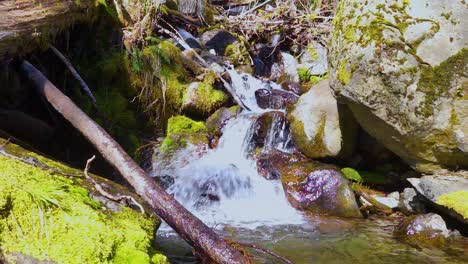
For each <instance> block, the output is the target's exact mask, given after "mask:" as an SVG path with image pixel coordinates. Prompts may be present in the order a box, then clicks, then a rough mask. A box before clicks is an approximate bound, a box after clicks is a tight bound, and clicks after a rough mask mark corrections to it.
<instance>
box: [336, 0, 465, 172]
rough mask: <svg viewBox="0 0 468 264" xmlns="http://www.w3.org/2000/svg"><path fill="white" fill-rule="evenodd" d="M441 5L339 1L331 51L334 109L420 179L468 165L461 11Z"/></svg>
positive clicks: (461, 8)
mask: <svg viewBox="0 0 468 264" xmlns="http://www.w3.org/2000/svg"><path fill="white" fill-rule="evenodd" d="M444 3H445V2H444V1H429V0H423V1H406V0H371V1H366V2H363V1H355V0H345V1H341V3H340V5H339V7H338V11H337V14H336V17H335V21H334V31H333V34H332V36H333V37H332V39H331V43H330V52H329V63H330V82H331V86H332V88H333V90H334V92H335V94H336V95H337V97H338V99H339V101H341V102H344V103H347V104H348V105H349V106H350V108H351V110H352V111H353V114H354V115H355V116H356V119H357V121H358V122H359V123H360V125H361V126H362V127H363V128H364V129H365V130H366V131H367V132H368V133H369V134H370V135H372V136H373V137H375V138H376V139H377V140H379V141H380V142H381V143H382V144H383V145H384V146H385V147H387V148H388V149H390V150H391V151H393V152H394V153H396V154H397V155H398V156H400V157H401V158H402V159H403V160H405V161H406V162H407V163H408V164H409V165H410V166H412V167H413V168H415V169H416V170H418V171H421V172H434V171H436V170H438V169H440V168H441V167H442V168H447V167H448V168H455V167H457V166H467V165H468V163H467V161H468V158H467V157H468V156H467V155H468V154H467V152H466V150H465V148H464V147H465V146H466V145H467V137H466V136H465V135H466V134H467V133H468V131H467V130H466V127H467V126H462V125H460V124H466V122H467V121H466V120H467V119H468V114H467V113H468V112H467V111H466V109H467V106H466V105H467V100H466V96H465V94H466V93H467V91H466V76H465V74H464V73H466V71H467V67H468V66H467V61H466V58H467V57H468V56H467V55H466V47H467V45H468V42H467V38H466V34H465V33H466V32H465V30H464V28H463V26H462V24H466V21H467V20H466V16H465V15H464V10H465V11H466V6H465V5H464V4H463V3H462V2H459V1H456V2H453V5H449V6H448V5H446V4H444ZM447 13H450V14H451V15H450V19H449V20H448V19H447V18H446V17H447V15H444V14H447ZM452 20H453V21H455V23H452V22H453V21H452ZM434 49H436V50H437V52H434Z"/></svg>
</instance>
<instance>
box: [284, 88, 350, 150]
mask: <svg viewBox="0 0 468 264" xmlns="http://www.w3.org/2000/svg"><path fill="white" fill-rule="evenodd" d="M288 120H289V122H290V123H291V133H292V139H293V142H294V144H295V145H296V146H297V147H298V148H299V149H300V150H301V151H302V152H303V153H304V154H305V155H306V156H308V157H310V158H320V157H333V156H336V155H338V153H340V150H341V145H342V137H341V129H340V120H339V115H338V106H337V102H336V99H335V98H334V97H333V94H332V91H331V89H330V86H329V84H328V80H325V81H322V82H320V83H318V84H317V85H315V86H313V87H312V88H311V89H310V90H309V91H308V92H307V93H305V94H303V95H302V96H301V97H300V98H299V101H298V102H297V103H296V105H295V106H294V108H293V109H292V111H289V112H288Z"/></svg>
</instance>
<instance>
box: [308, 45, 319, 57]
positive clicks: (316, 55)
mask: <svg viewBox="0 0 468 264" xmlns="http://www.w3.org/2000/svg"><path fill="white" fill-rule="evenodd" d="M306 51H307V52H308V53H309V54H310V55H311V56H312V59H314V60H318V52H317V50H316V49H314V47H312V45H310V44H309V45H308V46H307V49H306Z"/></svg>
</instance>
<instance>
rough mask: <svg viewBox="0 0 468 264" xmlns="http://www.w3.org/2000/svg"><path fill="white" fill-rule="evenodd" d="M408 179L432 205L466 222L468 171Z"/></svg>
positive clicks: (467, 220)
mask: <svg viewBox="0 0 468 264" xmlns="http://www.w3.org/2000/svg"><path fill="white" fill-rule="evenodd" d="M408 181H409V182H410V183H411V184H412V185H413V186H414V188H416V190H417V191H418V193H420V194H421V195H423V196H424V197H426V198H427V199H428V200H429V201H430V202H432V205H434V206H436V207H437V208H439V209H441V210H443V211H444V212H446V213H448V214H450V215H452V216H454V217H455V218H456V219H458V220H459V221H461V222H462V223H465V224H468V172H467V171H460V172H442V171H441V172H439V173H438V174H435V175H431V176H424V177H421V178H409V179H408Z"/></svg>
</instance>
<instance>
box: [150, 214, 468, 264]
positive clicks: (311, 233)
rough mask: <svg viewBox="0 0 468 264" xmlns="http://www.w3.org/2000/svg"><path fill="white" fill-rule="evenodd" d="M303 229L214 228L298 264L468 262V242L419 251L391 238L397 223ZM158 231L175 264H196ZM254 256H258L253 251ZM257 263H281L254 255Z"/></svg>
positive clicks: (322, 222)
mask: <svg viewBox="0 0 468 264" xmlns="http://www.w3.org/2000/svg"><path fill="white" fill-rule="evenodd" d="M308 220H309V221H308V223H306V224H303V225H278V226H273V227H267V226H262V227H257V228H255V229H242V228H232V227H229V226H216V227H215V228H216V229H217V230H218V231H219V232H220V233H221V234H223V235H224V236H225V237H227V238H230V239H233V240H236V241H241V242H245V243H254V244H257V245H260V246H263V247H265V248H268V249H270V250H272V251H274V252H275V253H278V254H280V255H282V256H284V257H286V258H288V259H290V260H291V261H293V263H296V264H306V263H307V264H308V263H317V264H319V263H324V264H325V263H326V264H334V263H336V264H346V263H350V264H351V263H353V264H354V263H366V264H372V263H375V264H383V263H389V264H396V263H418V264H425V263H428V264H429V263H460V264H461V263H468V238H465V237H460V238H457V239H453V240H451V241H450V243H448V245H447V246H446V247H442V248H440V247H438V248H434V247H416V246H411V245H408V244H406V243H402V242H400V241H399V240H397V239H395V238H394V237H393V235H392V234H393V229H394V227H395V225H396V224H397V222H398V220H397V219H390V218H386V219H377V218H376V219H366V220H364V219H361V220H349V219H340V218H331V217H318V216H315V217H310V219H308ZM165 230H166V231H163V232H158V234H157V241H158V245H157V246H158V248H160V249H162V250H163V251H164V252H165V253H166V254H167V255H168V256H169V258H170V260H171V263H175V264H177V263H184V264H186V263H198V262H197V260H196V258H195V257H193V255H192V253H191V248H190V247H189V246H188V245H187V244H186V243H185V242H184V241H182V240H181V239H180V238H178V237H177V236H176V234H175V233H173V232H168V231H167V229H165ZM253 253H255V252H253ZM253 259H254V260H255V261H256V263H281V262H280V261H278V260H276V259H273V258H270V257H268V256H266V255H261V254H257V253H255V255H254V257H253Z"/></svg>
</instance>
